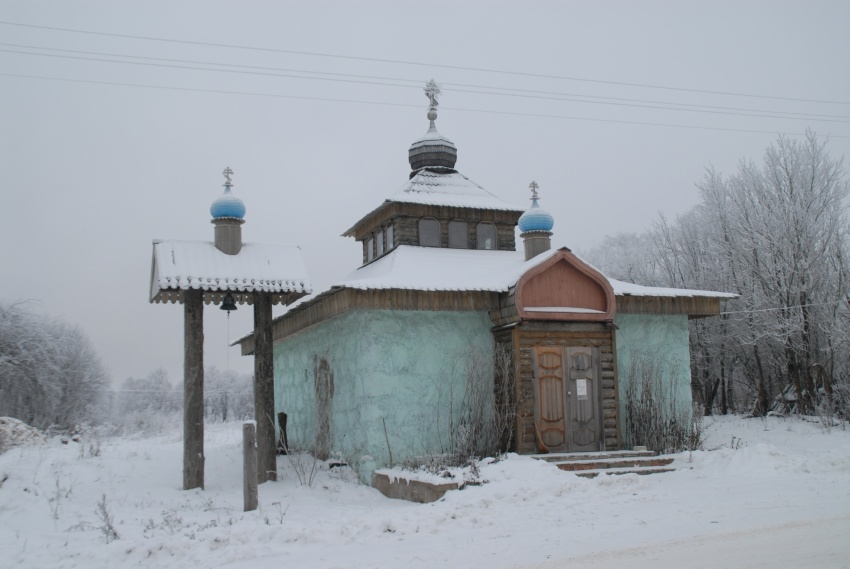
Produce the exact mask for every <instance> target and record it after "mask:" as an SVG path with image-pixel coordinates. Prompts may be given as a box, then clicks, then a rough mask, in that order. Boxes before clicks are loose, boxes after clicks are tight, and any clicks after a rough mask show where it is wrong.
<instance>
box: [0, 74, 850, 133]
mask: <svg viewBox="0 0 850 569" xmlns="http://www.w3.org/2000/svg"><path fill="white" fill-rule="evenodd" d="M0 77H16V78H24V79H39V80H45V81H62V82H68V83H83V84H91V85H109V86H118V87H135V88H144V89H161V90H168V91H186V92H194V93H213V94H223V95H244V96H252V97H271V98H280V99H298V100H306V101H322V102H332V103H354V104H363V105H376V106H382V107H405V108H416V109H421V108H422V107H421V105H411V104H405V103H389V102H382V101H364V100H359V99H341V98H333V97H314V96H309V97H308V96H302V95H281V94H276V93H252V92H249V91H225V90H221V89H198V88H192V87H171V86H167V85H144V84H137V83H121V82H116V81H95V80H89V79H66V78H60V77H45V76H39V75H25V74H19V73H0ZM440 108H442V109H445V110H450V111H460V112H470V113H487V114H496V115H510V116H519V117H534V118H549V119H560V120H576V121H586V122H602V123H612V124H629V125H637V126H656V127H669V128H682V129H695V130H713V131H721V132H739V133H745V134H770V135H777V134H780V135H785V136H804V134H803V133H799V132H776V131H766V130H748V129H736V128H721V127H712V126H696V125H682V124H672V123H654V122H645V121H627V120H617V119H599V118H589V117H575V116H567V115H550V114H538V113H520V112H513V111H491V110H484V109H470V108H462V107H446V106H441V107H440ZM829 136H830V138H850V136H842V135H838V134H829Z"/></svg>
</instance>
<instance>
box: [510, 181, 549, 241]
mask: <svg viewBox="0 0 850 569" xmlns="http://www.w3.org/2000/svg"><path fill="white" fill-rule="evenodd" d="M529 187H530V188H531V207H530V208H528V210H527V211H526V212H525V213H524V214H522V215H521V216H520V218H519V221H518V222H517V225H519V230H520V231H522V232H523V233H526V232H528V231H549V232H551V231H552V228H553V227H554V226H555V218H554V217H552V214H551V213H549V212H548V211H546V210H545V209H543V208H542V207H540V204H538V203H537V201H538V200H539V199H540V197H539V196H538V195H537V188H538V186H537V183H536V182H531V185H530V186H529Z"/></svg>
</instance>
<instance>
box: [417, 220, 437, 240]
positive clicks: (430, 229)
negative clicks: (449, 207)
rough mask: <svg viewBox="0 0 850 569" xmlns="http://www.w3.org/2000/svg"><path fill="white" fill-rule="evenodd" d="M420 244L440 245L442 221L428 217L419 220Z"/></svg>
mask: <svg viewBox="0 0 850 569" xmlns="http://www.w3.org/2000/svg"><path fill="white" fill-rule="evenodd" d="M419 245H421V246H422V247H439V246H440V222H439V221H437V220H436V219H433V218H430V217H426V218H424V219H420V220H419Z"/></svg>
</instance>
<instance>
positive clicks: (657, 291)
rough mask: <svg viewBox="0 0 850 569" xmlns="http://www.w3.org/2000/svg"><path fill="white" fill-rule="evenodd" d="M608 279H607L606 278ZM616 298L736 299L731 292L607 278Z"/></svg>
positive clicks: (735, 295)
mask: <svg viewBox="0 0 850 569" xmlns="http://www.w3.org/2000/svg"><path fill="white" fill-rule="evenodd" d="M606 278H608V277H606ZM608 282H609V283H611V286H612V287H613V288H614V294H615V295H617V296H669V297H689V296H691V297H693V296H700V297H707V298H737V297H738V295H737V294H734V293H731V292H715V291H712V290H696V289H688V288H665V287H658V286H643V285H639V284H633V283H627V282H623V281H618V280H614V279H611V278H608Z"/></svg>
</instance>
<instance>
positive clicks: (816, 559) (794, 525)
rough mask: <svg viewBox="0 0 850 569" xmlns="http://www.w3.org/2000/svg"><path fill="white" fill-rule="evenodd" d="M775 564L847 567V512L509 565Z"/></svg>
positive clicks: (635, 568)
mask: <svg viewBox="0 0 850 569" xmlns="http://www.w3.org/2000/svg"><path fill="white" fill-rule="evenodd" d="M556 567H558V568H560V567H569V568H570V569H581V568H583V567H592V568H593V569H615V568H616V569H622V568H623V567H629V569H644V568H646V569H650V568H651V569H659V568H662V567H688V568H689V569H731V568H734V569H777V568H780V567H801V568H802V567H807V568H808V567H810V568H818V569H847V568H850V515H848V516H837V517H826V518H816V519H810V520H802V521H799V522H789V523H784V524H777V525H770V526H765V527H761V528H758V529H753V530H749V531H741V532H729V533H717V534H705V535H699V536H696V537H691V538H683V539H675V540H672V541H666V542H660V543H654V544H651V545H646V546H644V547H630V548H626V549H613V550H607V551H603V552H600V553H594V554H590V555H580V556H578V557H564V558H561V559H558V560H554V561H549V562H546V563H542V564H534V565H524V566H517V567H516V568H515V569H554V568H556Z"/></svg>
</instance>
